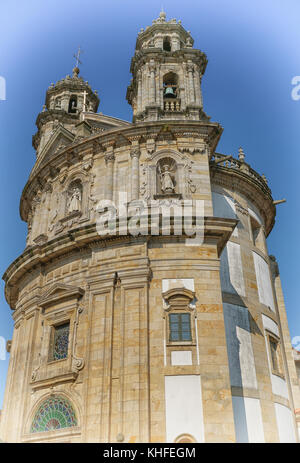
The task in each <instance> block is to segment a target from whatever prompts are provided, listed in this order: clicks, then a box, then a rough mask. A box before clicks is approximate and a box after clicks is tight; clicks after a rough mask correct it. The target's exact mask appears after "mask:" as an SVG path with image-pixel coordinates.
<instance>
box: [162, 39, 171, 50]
mask: <svg viewBox="0 0 300 463" xmlns="http://www.w3.org/2000/svg"><path fill="white" fill-rule="evenodd" d="M163 50H164V51H171V40H170V37H165V38H164V41H163Z"/></svg>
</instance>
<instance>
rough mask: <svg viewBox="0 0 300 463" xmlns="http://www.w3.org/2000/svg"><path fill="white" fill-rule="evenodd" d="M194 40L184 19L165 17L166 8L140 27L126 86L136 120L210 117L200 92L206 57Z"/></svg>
mask: <svg viewBox="0 0 300 463" xmlns="http://www.w3.org/2000/svg"><path fill="white" fill-rule="evenodd" d="M193 43H194V40H193V38H192V37H191V34H190V32H189V31H186V30H185V29H184V28H183V27H182V25H181V21H176V19H171V20H170V21H166V13H165V12H164V11H161V13H160V15H159V17H158V18H157V19H155V20H154V21H153V22H152V26H148V27H146V29H145V30H144V29H141V30H140V32H139V34H138V37H137V41H136V47H135V54H134V56H133V58H132V60H131V67H130V71H131V73H132V75H133V78H132V80H131V83H130V85H129V87H128V89H127V100H128V103H129V104H130V105H131V106H132V108H133V122H139V121H145V122H146V121H157V120H163V119H166V120H167V119H168V120H170V119H172V120H208V117H207V116H206V114H205V113H204V111H203V102H202V94H201V78H202V76H203V74H204V72H205V68H206V64H207V59H206V55H205V53H203V52H201V51H200V50H197V49H194V48H193Z"/></svg>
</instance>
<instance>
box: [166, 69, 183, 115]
mask: <svg viewBox="0 0 300 463" xmlns="http://www.w3.org/2000/svg"><path fill="white" fill-rule="evenodd" d="M163 92H164V93H163V99H164V110H165V111H172V112H173V111H180V99H179V95H178V93H179V92H178V76H177V74H175V73H174V72H168V73H167V74H165V75H164V77H163Z"/></svg>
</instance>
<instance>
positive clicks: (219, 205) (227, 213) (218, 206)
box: [212, 191, 238, 236]
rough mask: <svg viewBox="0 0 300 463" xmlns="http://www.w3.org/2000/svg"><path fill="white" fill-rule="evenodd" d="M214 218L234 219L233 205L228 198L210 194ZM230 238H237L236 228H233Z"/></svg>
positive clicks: (213, 193)
mask: <svg viewBox="0 0 300 463" xmlns="http://www.w3.org/2000/svg"><path fill="white" fill-rule="evenodd" d="M212 201H213V210H214V217H222V218H224V219H236V218H237V217H236V210H235V204H234V201H233V199H232V198H230V197H229V196H226V195H223V194H220V193H215V192H214V191H213V192H212ZM232 236H238V229H237V226H236V227H235V229H234V231H233V233H232Z"/></svg>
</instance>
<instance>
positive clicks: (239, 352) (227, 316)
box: [223, 303, 257, 389]
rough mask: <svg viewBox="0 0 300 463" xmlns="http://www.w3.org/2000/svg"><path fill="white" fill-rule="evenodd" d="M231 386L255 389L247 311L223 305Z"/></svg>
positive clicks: (254, 372)
mask: <svg viewBox="0 0 300 463" xmlns="http://www.w3.org/2000/svg"><path fill="white" fill-rule="evenodd" d="M223 308H224V321H225V331H226V343H227V354H228V362H229V371H230V382H231V386H238V387H247V388H253V389H257V379H256V371H255V363H254V355H253V348H252V340H251V332H250V323H249V316H248V309H247V308H246V307H240V306H238V305H233V304H227V303H224V304H223Z"/></svg>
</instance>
